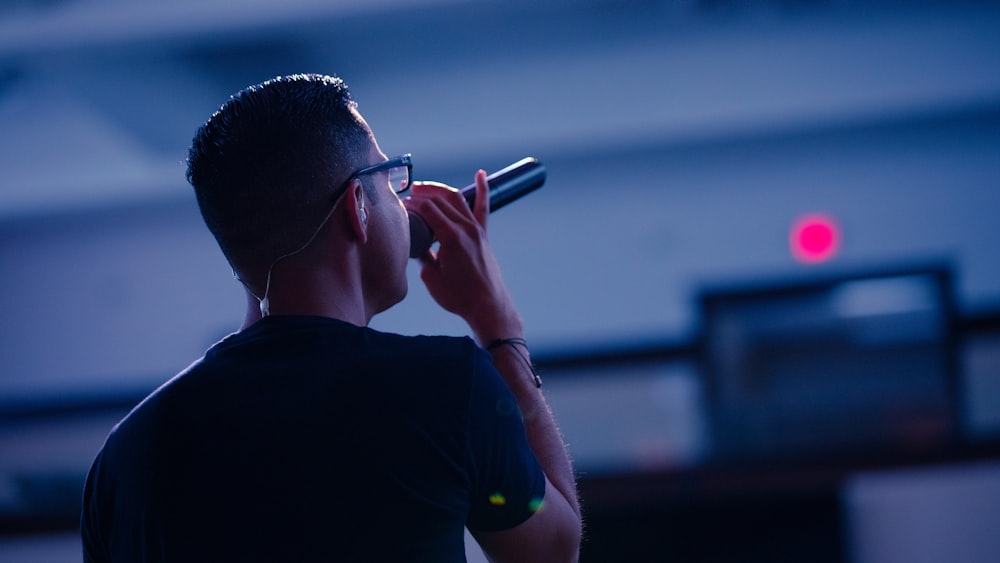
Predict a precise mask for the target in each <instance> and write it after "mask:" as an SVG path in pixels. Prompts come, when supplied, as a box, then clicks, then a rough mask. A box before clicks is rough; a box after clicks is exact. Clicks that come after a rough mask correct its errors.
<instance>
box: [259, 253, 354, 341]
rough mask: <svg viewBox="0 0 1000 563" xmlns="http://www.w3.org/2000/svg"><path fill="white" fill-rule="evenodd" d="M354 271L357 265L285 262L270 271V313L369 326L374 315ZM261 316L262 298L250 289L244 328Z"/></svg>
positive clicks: (268, 296) (270, 314) (272, 314)
mask: <svg viewBox="0 0 1000 563" xmlns="http://www.w3.org/2000/svg"><path fill="white" fill-rule="evenodd" d="M331 270H334V271H331ZM345 272H347V273H345ZM351 272H357V268H336V269H304V268H301V267H298V265H297V264H296V263H295V262H289V263H287V264H282V265H281V266H280V267H278V268H276V269H275V271H273V272H272V275H271V287H270V291H269V292H268V295H267V298H268V315H269V316H274V315H309V316H318V317H329V318H331V319H337V320H341V321H345V322H348V323H351V324H353V325H356V326H367V325H368V322H369V321H370V320H371V316H372V315H371V314H370V313H369V310H368V309H369V308H368V307H367V306H366V301H365V296H364V293H363V291H362V290H361V287H362V285H361V280H360V279H354V277H356V274H355V275H352V274H351ZM261 318H262V315H261V311H260V301H258V300H257V298H256V297H254V296H253V294H251V293H250V292H249V291H247V293H246V314H245V316H244V319H243V326H242V327H241V330H242V329H245V328H247V327H249V326H250V325H252V324H254V323H256V322H257V321H259V320H260V319H261Z"/></svg>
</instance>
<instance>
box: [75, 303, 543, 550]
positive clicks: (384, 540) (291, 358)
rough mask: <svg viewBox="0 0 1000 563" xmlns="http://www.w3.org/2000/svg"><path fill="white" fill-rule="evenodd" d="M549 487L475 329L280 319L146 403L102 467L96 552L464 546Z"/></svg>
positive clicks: (88, 510) (509, 520)
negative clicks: (441, 333)
mask: <svg viewBox="0 0 1000 563" xmlns="http://www.w3.org/2000/svg"><path fill="white" fill-rule="evenodd" d="M544 490H545V480H544V475H543V473H542V470H541V467H540V466H539V464H538V462H537V460H536V459H535V457H534V455H533V454H532V452H531V450H530V449H529V446H528V443H527V438H526V436H525V430H524V426H523V421H522V419H521V413H520V410H519V409H518V408H517V405H516V403H515V400H514V397H513V395H512V394H511V392H510V390H509V388H508V387H507V386H506V384H505V383H504V382H503V380H502V379H501V378H500V375H499V374H498V373H497V372H496V370H495V369H494V368H493V365H492V363H491V362H490V358H489V356H488V355H487V354H486V353H485V352H484V351H483V350H482V349H480V348H479V347H477V346H476V345H475V344H474V343H473V342H472V340H470V339H468V338H451V337H426V336H419V337H404V336H399V335H394V334H387V333H381V332H378V331H375V330H371V329H368V328H361V327H356V326H353V325H350V324H347V323H343V322H340V321H336V320H332V319H327V318H321V317H280V316H278V317H267V318H265V319H263V320H261V321H259V322H257V323H256V324H255V325H253V326H251V327H250V328H248V329H246V330H244V331H242V332H240V333H237V334H234V335H231V336H229V337H228V338H226V339H225V340H223V341H221V342H220V343H218V344H216V345H215V346H213V347H212V348H211V349H210V350H209V351H208V352H207V353H206V354H205V357H204V358H202V359H200V360H198V361H197V362H195V363H194V364H193V365H192V366H191V367H189V368H188V369H186V370H185V371H183V372H182V373H180V374H179V375H178V376H176V377H175V378H173V379H172V380H170V381H169V382H167V383H166V384H165V385H163V386H162V387H161V388H159V389H158V390H157V391H155V392H154V393H152V394H151V395H150V396H149V397H147V398H146V399H145V400H144V401H143V402H142V403H140V404H139V406H137V407H136V408H135V409H134V410H133V411H132V412H131V413H130V414H129V415H128V416H127V417H126V418H125V419H124V420H123V421H122V422H121V423H119V425H118V426H116V427H115V429H114V430H113V431H112V432H111V434H110V436H109V437H108V440H107V442H106V443H105V445H104V448H103V449H102V450H101V452H100V453H99V454H98V456H97V459H96V460H95V461H94V465H93V467H92V468H91V471H90V474H89V476H88V478H87V486H86V489H85V492H84V509H83V518H82V534H83V542H84V554H85V559H86V560H87V561H102V562H103V561H134V562H139V561H184V562H195V561H435V562H448V561H464V560H465V550H464V537H463V536H464V528H465V527H468V528H470V529H473V530H500V529H507V528H511V527H514V526H516V525H517V524H519V523H521V522H523V521H524V520H526V519H527V518H528V517H530V516H531V514H532V513H533V511H534V510H537V508H538V506H539V503H540V502H541V499H542V496H543V494H544Z"/></svg>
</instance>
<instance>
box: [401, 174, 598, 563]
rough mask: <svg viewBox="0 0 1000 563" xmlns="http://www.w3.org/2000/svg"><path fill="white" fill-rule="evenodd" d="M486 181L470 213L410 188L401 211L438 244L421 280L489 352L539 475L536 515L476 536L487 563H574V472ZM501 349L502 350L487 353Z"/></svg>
mask: <svg viewBox="0 0 1000 563" xmlns="http://www.w3.org/2000/svg"><path fill="white" fill-rule="evenodd" d="M488 189H489V188H488V185H487V183H486V173H485V172H483V171H482V170H480V171H479V172H478V173H477V174H476V203H475V206H474V208H473V209H472V210H470V209H469V207H468V204H467V203H466V202H465V199H464V198H463V197H462V196H461V195H459V193H458V192H457V191H456V190H453V189H451V188H448V187H446V186H443V185H440V184H429V183H423V184H419V183H418V184H415V185H414V187H413V197H412V198H410V200H409V201H408V202H407V207H408V208H410V209H411V210H413V211H415V212H416V213H417V214H419V215H420V216H421V217H422V218H423V219H424V220H425V221H427V223H428V225H429V226H430V227H431V228H432V229H433V230H434V233H435V235H436V236H437V238H438V240H439V241H440V242H441V245H440V248H439V249H438V251H437V252H433V251H429V252H428V254H427V255H426V256H425V257H423V258H422V263H423V267H422V270H421V277H422V279H423V281H424V283H425V284H426V285H427V289H428V291H429V292H430V294H431V296H432V297H433V298H434V299H435V300H436V301H437V302H438V304H440V305H441V306H442V307H444V308H445V309H446V310H448V311H451V312H453V313H455V314H457V315H459V316H461V317H462V318H463V319H465V321H466V322H467V323H468V324H469V327H470V328H471V329H472V331H473V334H474V335H475V337H476V340H477V341H478V342H479V344H480V345H481V346H483V347H488V348H489V349H490V353H491V356H492V358H493V364H494V366H495V367H496V369H497V371H498V372H499V373H500V375H501V376H502V377H503V379H504V381H506V383H507V385H508V386H509V387H510V389H511V391H512V392H513V393H514V396H515V398H516V399H517V401H518V404H519V406H520V409H521V412H522V413H523V415H524V422H525V429H526V431H527V436H528V443H529V445H530V446H531V448H532V450H533V451H534V453H535V456H536V457H537V458H538V461H539V462H540V463H541V466H542V470H543V471H544V472H545V476H546V483H545V498H544V501H543V503H542V508H541V509H540V510H539V511H538V512H536V513H535V514H534V515H532V516H531V517H530V518H529V519H528V520H526V521H525V522H523V523H522V524H520V525H518V526H516V527H514V528H512V529H509V530H504V531H496V532H474V533H473V534H474V536H475V537H476V540H477V541H478V542H479V543H480V545H481V546H482V548H483V551H484V552H485V553H486V555H487V557H489V558H490V559H491V560H493V561H521V562H531V561H546V562H548V561H575V560H576V559H577V558H578V554H579V547H580V538H581V534H582V531H581V529H582V523H581V517H580V506H579V501H578V499H577V494H576V482H575V479H574V475H573V468H572V465H571V463H570V459H569V456H568V454H567V452H566V447H565V444H564V443H563V440H562V436H561V435H560V433H559V430H558V428H557V427H556V423H555V418H554V417H553V415H552V411H551V410H550V409H549V406H548V403H547V402H546V400H545V396H544V395H543V394H542V391H541V389H540V388H538V387H537V386H536V384H535V378H534V372H533V371H532V368H531V363H530V362H531V360H530V356H529V352H528V350H527V346H526V345H525V344H524V341H523V337H524V329H523V326H522V323H521V318H520V315H519V314H518V313H517V310H516V309H515V307H514V304H513V301H512V299H511V298H510V295H509V294H508V293H507V290H506V288H505V287H504V285H503V280H502V278H501V276H500V269H499V266H498V265H497V263H496V259H495V257H494V255H493V251H492V250H491V249H490V246H489V242H488V240H487V237H486V219H487V216H488V215H489V197H488ZM499 341H505V342H506V343H505V344H499V345H491V344H492V343H495V342H499Z"/></svg>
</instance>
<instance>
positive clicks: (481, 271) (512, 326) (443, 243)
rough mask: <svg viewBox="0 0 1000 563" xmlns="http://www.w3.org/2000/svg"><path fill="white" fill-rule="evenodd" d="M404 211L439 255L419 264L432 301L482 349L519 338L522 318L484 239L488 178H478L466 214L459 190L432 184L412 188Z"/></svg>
mask: <svg viewBox="0 0 1000 563" xmlns="http://www.w3.org/2000/svg"><path fill="white" fill-rule="evenodd" d="M405 204H406V207H407V208H408V209H409V210H410V211H413V212H414V213H416V214H417V215H420V217H421V218H423V219H424V221H426V222H427V225H428V226H429V227H430V228H431V229H432V230H433V231H434V235H435V236H436V238H437V240H438V242H439V243H440V245H439V247H438V249H437V250H436V251H435V250H434V249H431V250H428V251H427V254H426V255H424V256H423V257H421V258H420V261H421V270H420V277H421V279H422V280H423V282H424V284H425V285H426V286H427V290H428V291H429V292H430V294H431V297H433V298H434V300H435V301H437V303H438V304H439V305H441V307H443V308H444V309H445V310H447V311H450V312H452V313H455V314H456V315H458V316H460V317H462V318H463V319H464V320H465V322H467V323H468V324H469V327H470V328H471V329H472V331H473V333H474V334H475V336H476V339H477V340H478V341H479V343H480V345H483V346H485V345H487V344H489V343H490V342H491V341H492V340H494V339H498V338H513V337H521V336H522V335H523V327H522V325H521V319H520V316H519V315H518V313H517V310H516V309H515V308H514V304H513V301H512V300H511V298H510V295H509V294H508V293H507V289H506V287H504V284H503V279H502V278H501V276H500V267H499V265H498V264H497V261H496V258H495V257H494V255H493V250H492V249H491V248H490V244H489V240H488V238H487V235H486V221H487V218H488V217H489V213H490V198H489V185H488V184H487V182H486V172H485V171H483V170H480V171H478V172H477V173H476V200H475V204H474V205H473V208H472V209H471V210H470V209H469V205H468V204H467V203H466V201H465V198H464V197H462V195H461V194H460V193H459V191H458V190H456V189H454V188H451V187H449V186H446V185H444V184H439V183H436V182H415V183H414V184H413V192H412V195H411V196H410V197H409V198H407V199H406V200H405Z"/></svg>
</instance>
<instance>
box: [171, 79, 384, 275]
mask: <svg viewBox="0 0 1000 563" xmlns="http://www.w3.org/2000/svg"><path fill="white" fill-rule="evenodd" d="M356 110H357V103H356V102H354V100H353V99H352V98H351V95H350V93H349V92H348V90H347V85H346V84H345V83H344V81H343V80H341V79H340V78H337V77H333V76H323V75H318V74H296V75H290V76H284V77H278V78H274V79H272V80H268V81H266V82H263V83H261V84H257V85H255V86H250V87H248V88H245V89H244V90H241V91H240V92H238V93H236V94H234V95H233V96H231V97H230V99H229V101H227V102H226V103H225V104H224V105H223V106H222V107H221V108H219V110H218V111H216V112H215V113H214V114H213V115H212V117H211V118H209V120H208V121H207V122H206V123H205V124H204V125H202V126H201V128H199V129H198V132H197V133H196V134H195V136H194V140H193V141H192V144H191V149H190V151H189V153H188V160H187V179H188V182H190V183H191V185H192V186H193V187H194V191H195V195H196V197H197V199H198V206H199V208H200V209H201V214H202V217H203V218H204V220H205V224H206V225H207V226H208V229H209V230H210V231H211V232H212V234H213V235H214V236H215V239H216V240H217V241H218V243H219V246H220V248H221V249H222V252H223V254H225V255H226V258H227V259H228V260H229V263H230V265H232V266H233V268H234V270H237V271H240V272H243V273H245V275H248V276H249V275H253V274H255V273H258V274H259V273H260V272H261V271H263V269H265V268H266V267H267V266H268V265H270V263H271V262H273V261H274V260H276V259H277V258H278V257H280V256H282V255H284V254H287V253H289V252H291V251H293V250H296V249H298V248H299V247H301V246H302V245H303V244H305V243H306V241H308V240H309V238H310V236H312V234H313V233H314V232H315V231H316V229H317V228H318V227H319V225H320V223H321V222H322V220H323V218H324V217H325V216H326V215H327V214H328V213H329V211H330V206H331V205H332V204H333V203H334V201H335V199H336V197H337V196H339V195H340V194H339V193H337V189H338V188H339V187H340V186H341V185H342V184H343V183H344V182H345V181H346V179H347V178H348V176H350V174H351V172H352V171H353V170H355V169H357V168H358V167H360V166H364V165H365V164H367V159H368V154H369V151H370V149H371V143H372V142H373V140H372V136H371V131H370V130H369V129H368V127H367V125H365V123H364V121H363V120H361V119H360V117H359V115H358V113H357V111H356ZM248 281H249V280H248Z"/></svg>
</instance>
